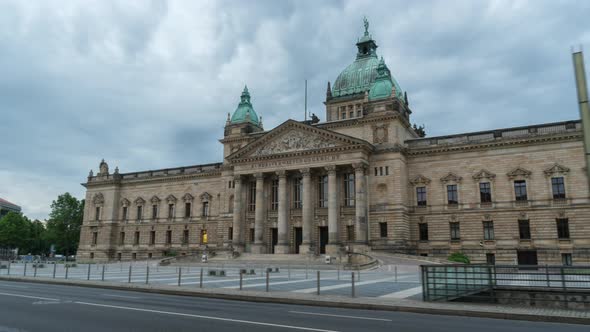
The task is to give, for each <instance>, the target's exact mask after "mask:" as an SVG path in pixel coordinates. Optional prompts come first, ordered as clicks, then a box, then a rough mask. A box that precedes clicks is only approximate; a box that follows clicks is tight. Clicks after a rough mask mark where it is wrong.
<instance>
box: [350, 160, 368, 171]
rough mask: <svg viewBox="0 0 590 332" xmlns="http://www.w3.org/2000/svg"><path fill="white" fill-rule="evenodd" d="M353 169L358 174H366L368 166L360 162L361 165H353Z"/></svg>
mask: <svg viewBox="0 0 590 332" xmlns="http://www.w3.org/2000/svg"><path fill="white" fill-rule="evenodd" d="M352 168H354V170H355V171H356V172H363V173H364V172H365V170H366V169H367V164H366V163H363V162H359V163H354V164H352Z"/></svg>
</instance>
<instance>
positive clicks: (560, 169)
mask: <svg viewBox="0 0 590 332" xmlns="http://www.w3.org/2000/svg"><path fill="white" fill-rule="evenodd" d="M569 171H570V169H569V168H567V167H565V166H563V165H560V164H557V163H556V164H553V166H551V167H549V168H547V169H546V170H545V175H547V176H552V175H554V174H567V173H568V172H569Z"/></svg>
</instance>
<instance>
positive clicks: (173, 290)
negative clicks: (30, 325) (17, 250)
mask: <svg viewBox="0 0 590 332" xmlns="http://www.w3.org/2000/svg"><path fill="white" fill-rule="evenodd" d="M0 280H3V281H21V282H35V283H47V284H55V285H71V286H81V287H97V288H106V289H115V290H127V291H137V292H148V293H160V294H168V295H181V296H195V297H208V298H218V299H227V300H238V301H250V302H266V303H282V304H298V305H311V306H322V307H336V308H348V309H367V310H385V311H402V312H414V313H423V314H434V315H451V316H466V317H482V318H498V319H511V320H526V321H538V322H559V323H571V324H585V325H590V312H589V311H574V310H563V309H550V308H533V307H529V308H524V307H509V306H500V305H488V304H473V303H458V302H453V303H450V302H422V301H414V300H408V299H394V298H366V297H357V298H351V297H344V296H331V295H320V296H318V295H315V294H301V293H293V292H268V293H267V292H260V291H247V290H242V291H240V290H237V289H227V288H202V289H200V288H197V287H190V286H189V287H186V286H185V287H178V286H166V285H145V284H133V283H132V284H126V283H117V282H102V281H86V280H63V279H61V280H60V279H50V278H40V277H37V278H33V277H20V276H0Z"/></svg>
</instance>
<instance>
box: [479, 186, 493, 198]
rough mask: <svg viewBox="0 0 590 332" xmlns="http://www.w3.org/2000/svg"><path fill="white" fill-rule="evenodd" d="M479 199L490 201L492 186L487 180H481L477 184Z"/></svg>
mask: <svg viewBox="0 0 590 332" xmlns="http://www.w3.org/2000/svg"><path fill="white" fill-rule="evenodd" d="M479 199H480V201H481V202H482V203H491V202H492V188H491V186H490V183H489V182H481V183H480V184H479Z"/></svg>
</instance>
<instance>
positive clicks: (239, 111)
mask: <svg viewBox="0 0 590 332" xmlns="http://www.w3.org/2000/svg"><path fill="white" fill-rule="evenodd" d="M245 122H250V123H252V124H255V125H257V126H258V125H260V120H259V118H258V114H256V112H254V108H253V107H252V104H251V103H250V93H249V92H248V86H244V91H243V92H242V95H241V96H240V103H239V104H238V107H237V108H236V110H235V112H234V115H232V117H231V123H232V124H237V123H245Z"/></svg>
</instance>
